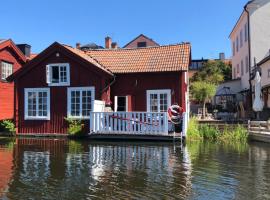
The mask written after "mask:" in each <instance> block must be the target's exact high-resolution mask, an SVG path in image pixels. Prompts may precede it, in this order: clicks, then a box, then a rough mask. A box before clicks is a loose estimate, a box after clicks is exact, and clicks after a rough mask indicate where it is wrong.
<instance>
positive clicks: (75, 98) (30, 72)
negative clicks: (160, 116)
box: [9, 43, 191, 134]
mask: <svg viewBox="0 0 270 200" xmlns="http://www.w3.org/2000/svg"><path fill="white" fill-rule="evenodd" d="M190 57H191V47H190V44H189V43H182V44H177V45H167V46H156V47H147V48H134V49H96V50H85V51H82V50H79V49H77V48H72V47H70V46H67V45H61V44H59V43H53V44H52V45H51V46H49V47H48V48H47V49H45V50H44V51H43V52H41V53H40V54H39V55H37V56H36V57H35V58H34V59H33V60H31V61H30V62H29V63H27V64H26V65H25V66H24V68H23V69H21V70H19V71H18V72H16V73H15V74H13V75H12V76H10V78H9V80H14V82H15V89H16V109H15V112H16V116H15V121H16V126H17V133H18V134H64V133H66V132H67V123H66V122H65V120H64V118H65V117H70V118H76V119H83V120H86V121H85V124H86V126H85V132H88V131H89V128H88V122H89V116H90V112H91V111H92V110H93V101H94V100H104V101H106V102H107V103H109V102H111V103H112V105H111V106H112V108H113V109H114V110H115V111H149V112H162V111H165V112H166V111H167V109H168V107H169V106H170V105H171V104H172V103H174V102H175V103H178V104H179V105H181V106H182V107H183V108H184V109H185V108H186V100H187V70H188V67H189V64H190ZM90 120H91V119H90Z"/></svg>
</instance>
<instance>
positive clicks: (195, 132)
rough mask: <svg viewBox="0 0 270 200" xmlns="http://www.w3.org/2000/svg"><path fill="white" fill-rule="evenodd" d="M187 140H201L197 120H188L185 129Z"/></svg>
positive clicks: (193, 118)
mask: <svg viewBox="0 0 270 200" xmlns="http://www.w3.org/2000/svg"><path fill="white" fill-rule="evenodd" d="M187 138H188V139H189V140H201V139H202V137H201V135H200V131H199V124H198V120H197V119H196V118H195V117H192V118H190V120H189V123H188V129H187Z"/></svg>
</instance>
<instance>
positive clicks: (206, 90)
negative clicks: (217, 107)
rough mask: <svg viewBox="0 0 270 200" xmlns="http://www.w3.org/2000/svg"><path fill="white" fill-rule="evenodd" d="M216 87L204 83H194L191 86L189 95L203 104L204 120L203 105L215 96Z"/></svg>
mask: <svg viewBox="0 0 270 200" xmlns="http://www.w3.org/2000/svg"><path fill="white" fill-rule="evenodd" d="M216 90H217V86H216V85H215V84H213V83H209V82H206V81H196V82H193V83H192V84H191V94H192V96H193V98H195V99H196V100H197V101H200V102H202V103H203V116H202V118H203V119H204V118H205V104H206V102H207V101H208V100H210V99H211V98H212V97H213V96H214V95H215V94H216Z"/></svg>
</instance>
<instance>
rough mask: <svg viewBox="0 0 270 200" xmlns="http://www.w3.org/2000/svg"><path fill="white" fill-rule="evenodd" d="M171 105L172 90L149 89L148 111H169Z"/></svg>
mask: <svg viewBox="0 0 270 200" xmlns="http://www.w3.org/2000/svg"><path fill="white" fill-rule="evenodd" d="M169 106H171V90H147V112H167V110H168V108H169Z"/></svg>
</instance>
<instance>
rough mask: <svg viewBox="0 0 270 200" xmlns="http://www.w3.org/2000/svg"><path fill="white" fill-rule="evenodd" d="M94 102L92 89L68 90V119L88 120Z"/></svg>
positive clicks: (93, 90)
mask: <svg viewBox="0 0 270 200" xmlns="http://www.w3.org/2000/svg"><path fill="white" fill-rule="evenodd" d="M94 100H95V89H94V87H79V88H68V113H67V115H68V117H70V118H79V119H83V118H89V116H90V112H91V111H92V110H93V102H94Z"/></svg>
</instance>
